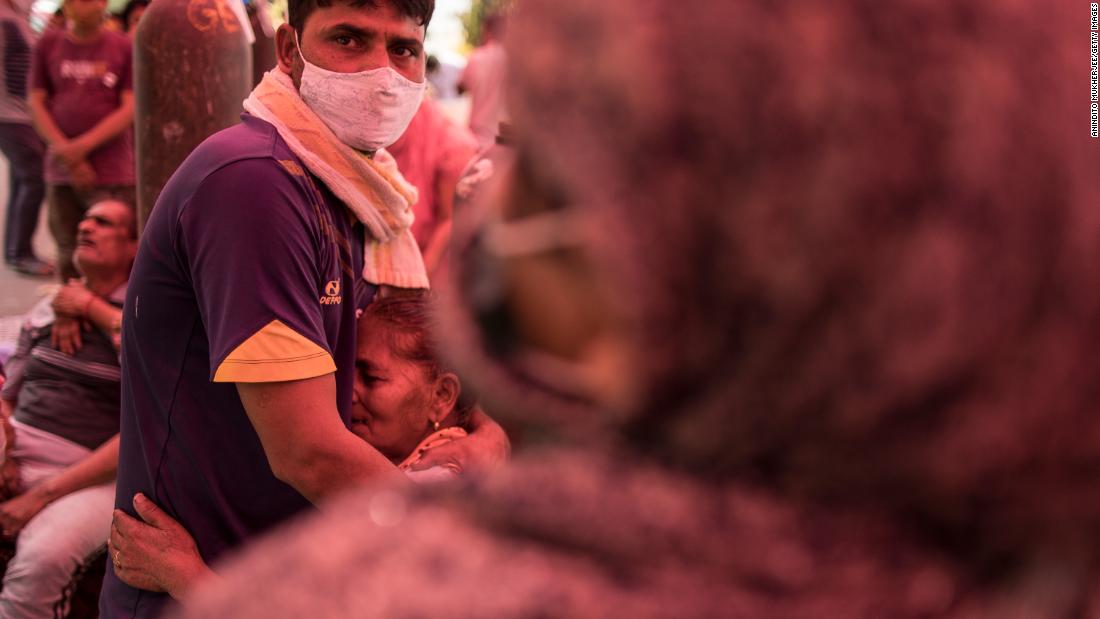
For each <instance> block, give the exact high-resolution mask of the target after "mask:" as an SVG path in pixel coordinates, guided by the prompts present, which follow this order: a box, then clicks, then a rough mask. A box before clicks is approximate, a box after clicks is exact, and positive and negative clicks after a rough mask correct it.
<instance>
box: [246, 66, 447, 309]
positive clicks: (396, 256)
mask: <svg viewBox="0 0 1100 619" xmlns="http://www.w3.org/2000/svg"><path fill="white" fill-rule="evenodd" d="M244 109H245V111H247V112H248V113H249V114H252V115H253V116H255V117H257V118H259V119H261V120H264V121H266V122H269V123H271V124H272V125H274V126H275V129H276V130H277V131H278V132H279V136H280V137H282V138H283V140H284V141H285V142H286V143H287V145H288V146H289V147H290V150H292V151H294V154H295V155H297V156H298V158H299V159H301V160H302V162H303V163H305V165H306V167H307V168H309V171H310V172H312V173H313V174H314V176H316V177H317V178H319V179H321V181H322V182H323V183H324V184H325V185H326V186H327V187H328V188H329V190H330V191H332V193H333V194H335V195H336V197H337V198H339V199H340V200H342V201H343V202H344V204H345V205H347V207H348V210H350V211H351V212H352V213H353V214H354V215H355V217H356V219H358V220H359V221H361V222H363V225H364V226H365V227H366V228H367V231H368V232H369V235H368V238H367V239H366V243H365V255H364V260H363V279H365V280H367V281H368V282H370V283H372V284H376V285H383V284H385V285H389V286H396V287H398V288H428V274H427V271H426V270H425V269H424V260H423V258H421V256H420V249H419V247H418V246H417V244H416V239H415V238H413V235H412V228H411V227H412V222H413V211H412V206H413V204H414V203H416V198H417V192H416V188H415V187H413V186H412V185H411V184H409V182H408V181H406V180H405V179H404V177H402V176H401V173H400V172H398V171H397V162H396V161H394V159H393V157H392V156H391V155H390V154H389V153H387V152H386V151H385V150H379V151H378V152H376V153H375V154H374V157H373V159H372V158H369V157H367V156H365V155H363V154H361V153H359V152H358V151H356V150H354V149H352V148H351V147H350V146H348V145H346V144H344V143H343V142H341V141H340V140H338V139H337V138H336V136H335V135H334V134H333V133H332V131H331V130H330V129H329V128H328V127H327V126H325V123H323V122H322V121H321V119H320V118H318V117H317V115H316V114H314V113H313V111H312V110H311V109H309V106H307V105H306V104H305V102H304V101H302V98H301V97H300V96H298V89H296V88H295V87H294V82H293V81H292V80H291V78H290V76H289V75H287V74H286V73H283V72H282V71H281V70H280V69H279V68H278V67H276V68H274V69H272V70H270V71H268V72H267V73H266V74H264V78H263V80H262V81H261V82H260V84H259V85H258V86H256V88H255V90H253V91H252V94H250V95H249V96H248V99H245V102H244Z"/></svg>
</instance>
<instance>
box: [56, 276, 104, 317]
mask: <svg viewBox="0 0 1100 619" xmlns="http://www.w3.org/2000/svg"><path fill="white" fill-rule="evenodd" d="M94 296H95V295H94V294H93V293H92V291H91V290H88V289H87V288H86V287H85V286H84V283H83V282H81V281H80V280H79V279H75V278H74V279H70V280H69V281H68V283H66V284H65V285H64V286H62V287H61V289H60V290H58V291H57V294H56V295H54V297H53V301H52V302H51V303H50V305H51V307H53V311H54V313H55V314H57V315H58V316H68V317H69V318H86V317H87V316H85V314H84V312H85V310H86V309H87V307H88V304H89V303H90V302H91V300H92V298H93V297H94Z"/></svg>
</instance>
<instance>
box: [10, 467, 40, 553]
mask: <svg viewBox="0 0 1100 619" xmlns="http://www.w3.org/2000/svg"><path fill="white" fill-rule="evenodd" d="M5 464H6V463H5ZM49 504H50V501H49V499H48V498H47V497H46V496H45V495H43V494H42V493H40V492H36V491H35V489H34V488H31V489H30V490H29V491H27V492H25V493H23V494H20V495H19V496H16V497H15V498H12V499H8V500H7V501H4V502H3V503H0V533H3V535H4V537H6V538H8V539H15V538H16V537H18V536H19V532H20V531H22V530H23V527H25V526H27V523H28V522H30V519H31V518H34V517H35V515H37V514H38V512H40V511H42V508H44V507H46V506H47V505H49Z"/></svg>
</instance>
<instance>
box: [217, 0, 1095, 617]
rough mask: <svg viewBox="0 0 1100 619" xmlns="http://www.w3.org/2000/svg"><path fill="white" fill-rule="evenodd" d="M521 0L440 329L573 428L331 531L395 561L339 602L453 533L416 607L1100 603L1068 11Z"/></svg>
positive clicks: (655, 611) (1088, 184)
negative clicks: (495, 155) (476, 214)
mask: <svg viewBox="0 0 1100 619" xmlns="http://www.w3.org/2000/svg"><path fill="white" fill-rule="evenodd" d="M520 5H521V6H520V10H519V11H518V12H517V14H516V15H515V16H514V18H513V19H511V20H510V28H509V37H510V38H511V41H512V48H511V56H510V63H511V64H510V72H511V80H512V83H511V89H512V100H511V102H510V105H509V108H510V109H511V110H512V115H513V121H514V124H515V130H516V136H518V137H517V138H516V146H515V150H514V155H513V156H512V157H510V158H511V159H512V160H513V162H512V165H510V166H501V169H500V170H499V171H498V172H499V173H498V175H497V178H498V180H500V181H501V182H500V184H499V186H498V187H497V188H496V189H495V190H492V191H488V192H487V193H486V195H485V196H483V200H485V201H486V202H488V203H490V204H492V205H495V206H492V207H489V209H488V210H487V211H485V212H484V214H483V215H482V216H481V217H480V218H479V219H478V223H477V225H476V226H473V227H472V229H469V230H467V231H466V233H465V237H464V238H465V241H464V244H462V245H461V246H459V247H457V248H456V252H457V256H456V258H457V259H458V261H459V265H460V266H459V267H458V268H457V269H456V273H455V280H456V282H457V285H456V286H455V287H454V288H453V289H451V290H450V293H449V299H450V305H449V306H448V307H447V310H446V312H445V315H444V317H443V319H444V321H445V323H446V325H447V326H446V328H445V329H444V336H445V338H446V339H449V341H450V342H451V343H452V348H453V354H454V358H455V360H456V365H457V367H460V368H463V371H464V372H465V373H466V375H467V376H468V378H469V379H470V380H472V381H474V382H475V383H476V384H477V385H478V386H479V387H480V390H481V393H482V396H483V401H484V402H485V404H486V409H487V410H489V411H491V412H493V414H496V415H499V416H510V417H511V418H512V421H513V422H514V423H521V424H527V425H534V424H541V426H542V427H543V428H547V429H548V430H546V432H547V433H553V432H561V433H562V434H563V435H564V436H563V437H562V438H561V439H559V440H560V442H561V443H562V444H571V445H574V446H576V447H574V449H575V450H576V451H569V452H568V453H566V455H548V454H547V453H542V452H540V453H537V454H535V455H532V456H529V460H530V461H532V462H533V463H532V464H529V465H523V464H520V465H519V466H517V467H515V469H514V470H512V471H511V472H510V473H509V474H507V475H505V476H504V477H503V478H502V479H495V480H488V481H486V482H484V485H483V486H481V487H479V491H478V492H474V493H472V496H473V498H471V495H461V496H459V495H449V496H448V495H445V493H442V494H444V495H445V496H442V497H441V496H438V495H437V496H433V497H431V498H424V499H417V498H410V499H405V501H408V503H406V502H402V503H401V506H402V508H401V509H402V510H403V511H401V514H402V515H401V518H400V519H399V520H400V522H401V527H402V528H401V529H400V532H399V533H397V534H395V533H394V531H393V530H390V531H388V532H387V531H386V530H385V525H383V524H377V523H378V522H379V521H377V520H376V521H375V522H376V524H377V527H376V528H375V530H374V532H373V533H371V532H369V531H367V528H363V529H359V531H360V532H361V533H362V534H363V538H362V539H360V540H359V543H358V545H354V548H356V549H355V550H348V553H349V556H348V558H347V561H348V562H352V561H354V560H357V559H358V560H361V561H366V562H368V563H371V564H374V563H377V564H378V565H379V566H380V567H378V568H370V567H365V568H362V569H361V570H360V571H359V572H356V573H355V574H353V575H350V576H347V578H349V579H352V580H355V579H358V578H362V579H364V580H367V579H369V578H371V577H373V576H376V575H377V573H378V572H379V571H381V570H383V569H386V568H384V567H381V566H384V565H388V566H389V569H390V570H391V572H390V575H389V578H388V579H387V580H385V583H388V584H382V583H379V582H378V581H373V580H372V581H371V582H375V583H376V587H377V588H375V589H372V591H371V595H372V596H375V597H374V599H373V603H374V604H375V605H374V606H369V605H367V606H357V605H356V600H355V599H353V598H354V596H351V598H349V597H347V596H346V595H345V594H342V593H340V592H339V591H335V592H334V593H333V595H335V596H337V597H340V596H341V595H345V597H343V598H340V604H344V605H346V606H347V607H348V608H352V607H355V608H363V607H367V608H379V607H381V608H383V609H386V610H390V611H392V610H394V609H395V608H404V606H402V603H403V602H402V599H403V598H402V597H401V596H400V595H398V594H395V593H392V591H397V590H400V589H401V587H402V586H409V587H411V586H412V585H411V584H409V585H402V583H403V582H404V580H403V579H406V580H409V581H410V582H411V581H412V580H415V579H413V578H412V577H411V576H410V577H408V578H405V577H404V576H401V574H402V573H404V572H401V571H400V570H398V571H393V570H394V569H395V568H394V567H393V566H394V565H396V564H400V565H401V566H402V569H405V568H408V569H409V570H412V569H416V566H419V565H421V563H423V564H424V565H436V563H433V561H435V562H441V563H439V564H441V565H445V566H447V569H440V570H436V571H435V572H433V573H434V574H437V575H440V574H442V575H441V576H439V578H437V579H436V581H434V582H433V586H432V587H428V588H426V590H427V591H430V592H432V595H431V596H429V597H428V598H426V599H423V600H421V601H419V602H417V604H419V605H418V606H415V608H417V609H420V610H424V609H433V608H434V609H439V608H444V607H443V606H432V600H434V599H436V598H440V599H443V598H445V596H447V595H456V596H461V592H462V591H465V590H476V595H477V596H479V597H478V599H477V600H470V601H469V604H468V605H467V606H463V608H468V609H474V610H471V611H470V612H471V613H473V614H477V615H479V616H523V612H524V611H527V610H532V609H538V608H541V609H542V610H543V612H544V614H546V615H547V616H570V615H586V616H601V615H602V614H603V613H604V611H607V613H612V614H613V611H612V610H611V609H616V608H617V609H618V611H619V612H620V613H621V614H623V615H630V616H710V615H711V614H714V615H715V616H717V615H720V614H722V613H723V612H727V613H733V614H734V615H737V614H738V613H740V614H744V615H745V616H868V615H878V616H895V617H906V616H929V615H958V616H1006V615H1008V614H1010V613H1008V612H1007V611H1008V610H1012V612H1023V613H1025V615H1027V613H1031V614H1030V615H1027V616H1067V615H1072V614H1073V613H1080V614H1082V615H1085V614H1087V613H1088V612H1089V610H1090V609H1091V611H1092V612H1096V611H1098V610H1100V601H1098V600H1094V599H1093V596H1092V593H1091V591H1093V588H1092V587H1091V583H1092V582H1093V581H1094V580H1095V578H1096V573H1095V572H1096V570H1095V567H1094V566H1096V565H1097V564H1096V562H1097V560H1098V559H1100V555H1098V553H1097V550H1098V547H1097V543H1096V541H1095V540H1096V539H1097V538H1098V536H1097V532H1098V531H1100V494H1098V493H1097V492H1095V488H1094V486H1095V484H1096V483H1097V482H1096V479H1097V473H1100V416H1097V415H1096V414H1095V412H1094V410H1093V409H1094V405H1095V404H1094V403H1095V402H1096V401H1097V395H1098V394H1097V393H1095V391H1096V390H1097V387H1095V386H1094V385H1097V384H1100V382H1098V381H1097V380H1096V376H1098V375H1100V361H1098V360H1097V359H1098V357H1097V355H1096V354H1095V350H1097V348H1098V346H1100V320H1098V318H1100V315H1098V314H1100V288H1098V287H1097V286H1096V285H1095V282H1096V281H1097V279H1098V277H1100V272H1098V268H1097V267H1098V266H1100V255H1098V252H1100V211H1098V210H1097V209H1096V208H1095V202H1096V199H1095V195H1096V194H1095V191H1096V187H1095V184H1096V178H1097V176H1096V175H1097V169H1098V168H1097V165H1098V164H1100V159H1098V153H1100V150H1098V149H1097V148H1096V145H1095V143H1089V142H1088V141H1087V133H1086V132H1087V122H1086V121H1087V118H1084V117H1083V116H1082V112H1081V111H1082V109H1084V108H1083V106H1082V105H1081V104H1080V101H1079V100H1080V90H1081V89H1080V88H1076V89H1075V88H1074V87H1073V85H1074V84H1077V83H1078V82H1080V81H1081V80H1082V79H1083V77H1082V76H1084V75H1085V70H1082V65H1081V64H1080V60H1079V57H1080V56H1081V54H1080V53H1079V49H1080V48H1081V45H1080V44H1079V43H1080V41H1076V42H1074V41H1073V40H1072V39H1073V37H1072V36H1069V34H1068V33H1072V32H1076V30H1074V28H1077V29H1079V27H1078V26H1074V25H1073V24H1075V23H1076V22H1075V21H1072V20H1070V16H1068V15H1065V14H1062V13H1059V12H1058V10H1057V9H1053V8H1051V7H1047V6H1040V5H1036V4H1035V3H1028V2H1002V1H1000V0H983V1H980V2H972V3H967V6H965V7H961V6H954V5H948V4H944V3H932V2H927V1H923V0H922V1H918V0H901V1H899V2H892V3H888V4H881V3H872V2H866V1H862V0H847V1H843V2H836V3H829V4H828V5H823V4H821V3H816V2H808V1H796V2H788V3H783V4H782V5H781V6H776V5H774V4H773V3H766V2H738V3H732V2H708V3H703V2H697V3H682V2H675V1H673V0H650V1H645V2H634V1H627V0H614V1H613V0H608V1H604V2H590V1H587V0H525V1H524V2H523V3H520ZM1077 17H1079V16H1074V18H1077ZM1067 20H1068V22H1067ZM1077 21H1080V20H1079V19H1078V20H1077ZM1075 63H1076V64H1075ZM1085 69H1086V70H1087V67H1085ZM1086 111H1087V109H1086ZM1067 119H1072V120H1067ZM459 237H460V238H463V237H462V234H461V233H460V234H459ZM558 453H560V452H558ZM540 458H541V459H542V460H541V461H542V462H552V463H553V465H552V466H550V465H540V464H539V461H540ZM377 496H378V495H373V494H370V493H364V494H363V495H362V496H361V497H356V498H354V499H349V505H353V506H356V507H358V508H359V509H360V510H362V509H365V506H369V505H371V504H373V503H372V501H374V502H377ZM349 509H351V508H349ZM404 510H407V511H404ZM387 522H388V521H387ZM433 523H440V524H442V523H445V524H446V530H447V531H448V534H447V536H442V535H437V534H435V533H432V532H429V527H431V526H432V524H433ZM336 526H337V523H335V522H331V521H330V524H329V525H328V528H326V525H325V524H324V523H322V524H318V525H315V526H314V527H313V528H307V529H305V530H304V532H299V534H298V536H297V537H292V538H289V539H292V541H290V542H289V545H290V546H291V547H292V550H290V551H289V552H290V554H291V556H294V552H299V551H300V552H302V553H306V554H308V552H309V550H308V548H309V547H310V545H313V544H316V543H317V536H318V535H322V534H323V533H324V532H326V531H329V530H330V529H332V530H336V529H335V527H336ZM368 528H369V527H368ZM394 535H397V536H398V537H401V536H402V535H404V536H406V537H404V538H402V539H404V540H405V542H404V543H405V545H404V546H401V550H400V551H398V550H388V549H389V548H390V546H386V543H388V542H386V541H384V540H391V541H392V540H393V539H394ZM456 540H457V541H456ZM450 542H455V543H450ZM367 557H369V560H368V559H367ZM410 557H412V559H410ZM394 562H396V563H394ZM259 564H260V562H259V561H256V560H254V561H252V563H251V564H250V565H251V566H252V567H256V566H258V565H259ZM504 574H507V575H508V578H509V580H508V585H509V586H508V587H502V588H501V589H506V591H499V590H496V589H494V591H493V593H491V594H489V595H488V596H487V595H486V592H485V590H484V589H478V588H477V587H471V586H470V583H471V582H486V581H487V579H491V578H493V577H494V576H497V575H501V577H503V575H504ZM276 576H277V575H273V577H276ZM464 586H465V589H464ZM387 587H393V589H392V590H390V589H387ZM524 592H528V593H531V596H533V597H532V598H531V599H533V600H534V601H528V602H527V604H528V605H526V606H525V605H524V601H523V600H526V599H527V598H523V597H522V594H523V593H524ZM539 592H542V593H541V595H542V598H540V597H538V596H539ZM347 595H350V594H347ZM364 595H365V594H364ZM215 597H216V596H215ZM215 597H212V598H211V599H212V600H213V599H215ZM467 597H470V596H467ZM543 598H545V600H546V602H545V604H542V605H539V602H538V600H540V599H543ZM220 599H221V600H222V602H223V603H224V601H225V598H224V596H223V597H222V598H220ZM450 599H451V601H452V602H453V603H455V604H457V603H458V602H456V601H455V600H457V599H459V598H450ZM461 599H462V600H463V601H464V602H465V601H466V598H465V597H463V598H461ZM361 601H362V602H363V603H364V604H365V603H366V602H365V600H361ZM441 604H442V602H441ZM531 604H535V606H530V605H531ZM517 609H519V610H517ZM548 609H549V610H548ZM380 612H381V613H382V614H385V610H383V611H380ZM532 612H533V610H532ZM609 616H610V615H609Z"/></svg>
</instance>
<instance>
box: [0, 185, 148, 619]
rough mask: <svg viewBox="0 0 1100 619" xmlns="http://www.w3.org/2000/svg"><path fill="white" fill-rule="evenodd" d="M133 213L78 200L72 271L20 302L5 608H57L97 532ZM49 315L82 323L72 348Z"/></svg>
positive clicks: (45, 613)
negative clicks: (63, 344) (50, 290)
mask: <svg viewBox="0 0 1100 619" xmlns="http://www.w3.org/2000/svg"><path fill="white" fill-rule="evenodd" d="M135 223H136V222H135V218H134V212H133V209H131V208H130V207H129V206H128V205H126V204H124V203H121V202H115V201H107V202H99V203H97V204H95V205H93V206H92V207H91V208H90V209H88V212H87V214H86V216H85V217H84V219H83V220H82V221H81V222H80V225H79V229H78V234H77V247H76V251H75V254H74V259H75V261H76V264H77V266H78V268H79V269H80V270H81V272H83V273H84V280H83V281H72V282H70V283H69V284H68V285H66V286H65V287H64V288H62V289H61V290H60V292H58V293H57V295H56V296H55V297H54V298H53V299H46V300H43V301H42V302H41V303H40V304H39V305H38V306H37V307H35V308H34V309H33V310H31V312H30V313H29V314H28V316H27V320H26V322H25V323H24V325H23V328H22V330H21V332H20V334H19V345H18V348H17V350H16V352H15V355H14V356H13V357H12V358H11V359H10V360H9V361H8V363H7V365H6V367H5V371H6V374H7V375H8V381H7V383H5V384H4V388H3V391H0V408H2V411H3V429H4V450H3V464H2V469H0V471H2V481H3V485H2V489H0V492H2V494H3V497H4V498H5V499H6V501H5V502H3V503H0V533H2V534H3V536H4V537H5V538H9V539H15V540H16V543H17V546H16V553H15V556H14V558H13V559H12V560H11V561H10V562H9V563H8V565H7V571H6V572H5V574H4V579H3V590H2V591H0V616H2V617H5V618H6V619H11V618H16V617H19V618H31V617H43V618H45V617H54V616H56V615H55V611H56V610H57V609H65V608H66V607H67V605H68V601H69V600H68V599H67V598H68V596H69V595H71V593H72V587H70V586H69V585H70V583H71V581H72V580H73V579H74V574H76V573H79V572H80V570H79V568H80V566H82V565H85V564H86V563H87V562H88V561H89V559H90V558H92V557H94V556H95V555H96V554H97V553H98V551H99V550H100V549H101V548H102V547H103V544H104V542H105V541H106V539H107V534H108V530H109V527H110V513H111V505H112V503H113V501H114V484H113V483H112V480H113V478H114V476H115V470H116V468H117V466H118V414H119V378H120V374H121V370H120V369H119V358H118V344H119V338H118V334H119V330H120V326H121V320H122V309H121V307H122V299H123V295H124V293H125V289H126V281H127V279H128V278H129V274H130V266H131V265H132V264H133V261H134V255H135V253H136V252H137V235H136V228H135ZM58 315H62V316H68V317H70V318H73V319H75V320H78V321H81V322H83V323H84V325H85V326H84V328H83V333H82V334H81V337H80V341H79V343H78V344H76V345H75V347H74V353H73V354H72V355H69V354H65V353H63V352H61V350H60V342H58V341H57V338H56V337H55V336H54V333H53V325H54V319H55V317H56V316H58Z"/></svg>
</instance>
